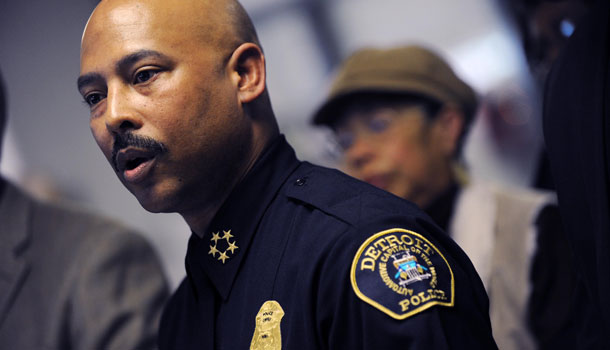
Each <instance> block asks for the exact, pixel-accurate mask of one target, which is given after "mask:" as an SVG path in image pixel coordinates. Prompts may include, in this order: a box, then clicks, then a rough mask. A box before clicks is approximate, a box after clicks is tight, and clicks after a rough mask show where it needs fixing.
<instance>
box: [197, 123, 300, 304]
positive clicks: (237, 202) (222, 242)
mask: <svg viewBox="0 0 610 350" xmlns="http://www.w3.org/2000/svg"><path fill="white" fill-rule="evenodd" d="M298 165H299V161H298V160H297V158H296V156H295V153H294V150H293V149H292V147H290V145H289V144H288V143H287V142H286V139H285V138H284V136H283V135H280V136H278V137H277V138H276V139H275V140H274V141H273V142H272V143H271V144H270V145H269V146H268V148H267V149H266V150H265V151H264V152H263V154H262V156H261V157H260V158H259V159H258V160H257V161H256V163H255V164H254V166H253V168H252V169H251V170H250V171H249V172H248V174H247V175H246V177H245V178H244V179H243V180H242V181H241V182H240V183H239V184H238V185H237V186H236V187H235V189H234V190H233V191H232V192H231V194H230V195H229V197H228V199H227V200H226V201H225V203H224V204H223V205H222V207H221V208H220V210H219V211H218V213H217V214H216V216H215V217H214V219H213V220H212V222H211V223H210V226H209V230H208V231H207V232H206V233H205V234H204V236H203V238H199V237H198V236H197V235H195V234H192V235H191V238H190V240H189V244H188V250H187V256H186V270H187V275H188V276H189V280H190V281H191V284H192V285H193V286H194V287H195V289H197V288H203V286H199V285H198V280H199V278H197V277H196V275H197V274H198V272H199V271H201V270H203V272H204V273H205V274H206V275H207V276H208V278H209V279H210V281H211V282H212V284H213V285H214V287H215V288H216V290H217V291H218V293H219V294H220V296H221V297H222V298H223V300H226V299H227V297H228V296H229V293H230V291H231V286H232V285H233V281H234V280H235V277H236V276H237V273H238V271H239V266H240V264H241V260H242V258H243V257H244V256H245V255H246V251H247V249H248V247H249V245H250V242H251V240H252V237H253V236H254V233H255V232H256V229H257V227H258V224H259V222H260V220H261V218H262V217H263V214H264V213H265V211H266V209H267V207H268V206H269V204H270V203H271V201H272V199H273V198H274V197H275V195H276V194H277V192H278V191H279V189H280V187H281V185H282V184H283V183H284V182H285V181H286V178H287V177H288V176H289V175H290V174H291V173H292V172H293V171H294V170H295V169H296V167H297V166H298Z"/></svg>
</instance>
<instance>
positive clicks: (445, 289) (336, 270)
mask: <svg viewBox="0 0 610 350" xmlns="http://www.w3.org/2000/svg"><path fill="white" fill-rule="evenodd" d="M284 193H285V195H286V196H287V197H289V198H291V199H292V200H296V201H298V202H300V203H301V205H303V206H305V207H307V208H308V209H309V211H310V212H309V216H307V217H306V216H303V217H302V219H301V221H302V222H300V223H299V225H300V226H302V227H306V228H307V232H303V233H302V234H307V235H311V236H313V237H315V238H314V239H316V240H318V241H319V242H320V243H321V244H320V246H322V245H323V244H324V242H328V244H331V245H332V247H333V248H332V249H328V250H325V249H322V250H323V251H324V253H323V255H324V256H323V257H321V259H325V260H327V261H326V263H325V266H326V269H325V270H324V271H323V274H327V275H328V276H330V277H324V276H322V277H321V278H322V281H321V282H320V284H321V285H322V286H323V287H324V286H325V285H329V286H330V287H329V288H342V287H341V286H339V285H341V284H343V285H348V288H346V289H347V292H346V293H345V295H341V296H339V295H335V296H334V297H335V298H336V299H338V300H341V302H339V304H342V303H352V304H354V305H351V306H345V308H344V309H337V310H335V311H336V312H337V313H345V314H348V315H351V316H350V317H352V318H356V319H357V318H359V317H361V318H363V320H362V323H363V324H366V323H368V322H369V321H370V322H371V323H370V327H372V328H371V329H369V330H367V334H368V336H369V337H372V336H371V334H372V333H377V334H378V335H379V337H380V339H377V340H375V344H377V345H379V344H385V343H384V341H388V345H390V344H397V343H392V341H391V340H390V339H391V337H389V338H387V339H386V340H381V338H383V334H386V335H387V332H390V333H392V332H394V331H396V332H402V333H403V335H402V337H404V339H403V340H404V341H407V342H408V341H411V340H413V339H417V340H416V341H415V342H416V343H417V344H418V345H421V346H432V347H434V348H438V347H439V346H440V347H441V348H442V347H444V346H446V345H449V346H455V345H457V344H459V345H471V346H475V347H478V348H495V343H494V341H493V338H492V336H491V325H490V322H489V316H488V312H489V306H488V300H487V296H486V294H485V290H484V287H483V284H482V282H481V280H480V278H479V276H478V275H477V273H476V271H475V269H474V267H473V266H472V263H471V262H470V260H469V259H468V257H467V256H466V255H465V254H464V252H463V251H462V250H461V249H460V248H459V247H458V246H457V245H456V244H455V243H454V242H453V240H452V239H451V238H450V237H449V236H448V235H446V234H445V233H444V232H443V231H442V230H441V229H440V228H439V227H438V226H436V225H435V224H434V223H433V222H432V220H431V219H430V218H429V217H428V216H427V215H426V214H425V213H424V212H423V211H422V210H420V209H419V208H418V207H417V206H416V205H414V204H413V203H411V202H408V201H406V200H403V199H401V198H399V197H396V196H394V195H392V194H390V193H388V192H385V191H383V190H380V189H378V188H376V187H374V186H371V185H369V184H366V183H364V182H361V181H359V180H356V179H354V178H352V177H349V176H347V175H345V174H343V173H341V172H340V171H337V170H332V169H327V168H323V167H319V166H315V165H312V164H309V163H303V164H302V165H301V166H300V167H299V168H298V169H297V170H296V171H295V172H294V173H293V174H292V175H291V178H290V179H289V182H288V186H286V187H285V192H284ZM310 221H313V222H314V223H313V224H311V223H309V222H310ZM299 225H297V226H299ZM312 232H313V233H312ZM315 254H316V253H310V256H312V255H315ZM325 281H326V282H325ZM332 294H333V292H329V294H328V296H327V297H329V298H333V296H332ZM350 300H351V302H350ZM354 308H356V309H358V311H356V310H355V309H354ZM346 317H347V316H346ZM373 320H375V321H373ZM345 322H347V323H349V322H351V321H348V320H346V321H345ZM407 328H408V329H411V330H410V331H408V332H407V331H406V329H407ZM413 330H416V331H413ZM363 331H364V330H363ZM410 332H421V333H422V334H421V335H416V334H413V333H412V334H410V335H408V334H409V333H410ZM357 333H358V331H356V332H354V331H353V330H351V331H347V330H346V333H345V336H346V337H349V336H350V334H351V335H352V336H353V334H357ZM373 338H374V337H373ZM384 339H385V338H384ZM441 339H442V340H441ZM361 340H362V339H361ZM394 341H395V340H394ZM413 344H415V343H413ZM441 344H443V346H441Z"/></svg>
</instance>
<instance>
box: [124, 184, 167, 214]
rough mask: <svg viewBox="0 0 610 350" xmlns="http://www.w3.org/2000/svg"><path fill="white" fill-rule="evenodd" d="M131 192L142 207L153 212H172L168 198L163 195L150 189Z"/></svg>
mask: <svg viewBox="0 0 610 350" xmlns="http://www.w3.org/2000/svg"><path fill="white" fill-rule="evenodd" d="M130 192H131V193H132V194H133V195H134V196H135V197H136V199H137V200H138V202H139V203H140V205H141V206H142V208H144V209H145V210H146V211H149V212H151V213H172V212H174V210H172V209H171V205H169V202H170V201H168V200H167V199H164V198H162V196H158V195H155V194H153V193H151V192H150V191H137V190H136V191H132V190H131V189H130Z"/></svg>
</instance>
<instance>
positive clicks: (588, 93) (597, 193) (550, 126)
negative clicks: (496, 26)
mask: <svg viewBox="0 0 610 350" xmlns="http://www.w3.org/2000/svg"><path fill="white" fill-rule="evenodd" d="M609 72H610V2H608V1H607V0H603V1H599V2H598V3H597V4H596V6H595V7H594V8H593V10H592V11H591V12H590V13H589V15H587V16H586V17H585V18H584V19H583V20H582V22H581V24H579V25H578V27H577V28H576V30H575V31H574V34H573V35H572V36H571V37H570V39H569V40H568V42H567V44H566V47H565V50H564V52H563V53H562V54H561V55H560V56H559V58H558V60H557V61H556V62H555V65H554V66H553V69H552V70H551V73H550V75H549V78H548V81H547V85H546V91H545V96H544V115H543V116H544V118H543V127H544V136H545V141H546V145H547V148H548V153H549V159H550V164H551V170H552V172H553V178H554V179H555V184H556V186H557V195H558V200H559V207H560V209H561V213H562V217H563V219H564V224H565V228H566V232H567V233H568V238H569V240H570V243H571V245H572V252H573V253H574V255H575V256H576V261H577V263H578V264H577V267H579V268H580V270H581V271H582V272H583V274H584V276H585V281H586V286H587V293H588V294H587V297H586V298H583V299H582V300H581V304H583V305H591V306H592V308H591V309H592V310H593V311H594V313H592V314H591V317H590V319H589V321H588V322H586V323H584V322H583V323H582V324H581V328H580V331H581V335H580V340H581V344H582V346H581V347H580V348H595V349H609V348H610V336H609V334H610V300H609V299H608V295H610V254H609V253H608V252H609V251H610V216H609V215H608V213H610V186H609V184H610V176H609V173H610V162H609V160H608V154H609V151H610V142H609V141H608V132H609V131H610V108H609V106H610V105H609V104H608V102H609V101H610V100H609V97H610V76H609Z"/></svg>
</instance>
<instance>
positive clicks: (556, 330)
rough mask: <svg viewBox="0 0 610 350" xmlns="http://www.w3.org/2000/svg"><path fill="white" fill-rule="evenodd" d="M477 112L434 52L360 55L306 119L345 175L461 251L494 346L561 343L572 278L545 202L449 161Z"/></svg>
mask: <svg viewBox="0 0 610 350" xmlns="http://www.w3.org/2000/svg"><path fill="white" fill-rule="evenodd" d="M476 110H477V98H476V95H475V92H474V91H473V90H472V88H470V86H468V85H467V84H466V83H464V82H463V81H462V80H461V79H460V78H459V77H457V76H456V75H455V73H454V72H453V70H452V69H451V67H449V65H448V64H447V63H446V62H445V61H444V60H443V59H442V58H441V57H439V56H438V55H437V54H435V53H434V52H432V51H430V50H428V49H425V48H422V47H419V46H408V47H400V48H394V49H388V50H380V49H363V50H361V51H358V52H356V53H355V54H353V55H352V56H351V57H349V58H348V59H347V61H345V63H344V64H343V66H342V67H341V69H340V71H339V74H338V76H337V78H336V79H335V81H334V83H333V86H332V88H331V92H330V95H329V97H328V99H327V101H326V102H325V103H324V105H323V106H322V107H321V108H320V109H319V111H318V112H317V113H316V115H315V116H314V119H313V122H314V123H315V124H319V125H326V126H329V127H330V128H331V129H332V130H333V132H334V133H335V136H336V139H337V142H338V144H339V146H340V147H341V148H342V151H343V160H344V162H343V163H344V164H343V165H344V168H345V170H346V171H347V173H348V174H351V175H353V176H355V177H357V178H359V179H361V180H364V181H366V182H369V183H370V184H373V185H375V186H378V187H380V188H383V189H385V190H387V191H389V192H391V193H393V194H395V195H397V196H399V197H402V198H405V199H408V200H410V201H413V202H415V203H416V204H417V205H419V206H420V207H421V208H423V209H424V211H426V212H427V213H428V214H429V215H430V216H431V217H432V219H433V220H434V221H435V222H436V223H437V224H438V225H439V226H441V227H442V228H443V229H444V230H445V231H447V232H448V233H449V234H450V235H451V236H452V237H453V238H454V240H455V241H456V242H457V243H458V244H459V245H460V246H461V247H462V248H463V249H464V250H465V251H466V253H467V254H468V255H469V257H470V259H471V260H472V262H473V264H474V265H475V267H476V269H477V271H478V273H479V274H480V276H481V279H482V280H483V283H484V284H485V286H486V289H487V292H488V295H489V296H490V316H491V320H492V328H493V333H494V338H495V339H496V342H497V343H498V346H499V347H500V348H501V349H532V348H536V347H537V346H538V347H541V348H544V347H553V346H554V345H553V344H557V345H558V346H560V345H561V346H569V345H571V344H573V343H571V342H572V340H573V339H572V338H571V334H570V329H571V327H573V324H572V323H571V322H572V321H571V316H572V313H571V312H572V308H573V306H571V305H570V303H569V301H570V300H571V294H572V290H573V289H572V286H573V284H574V283H573V279H575V277H574V274H573V273H571V271H572V261H571V259H570V256H569V255H568V256H566V255H567V254H565V251H566V250H567V249H568V248H567V244H566V242H565V241H563V240H561V239H557V237H560V238H563V235H560V231H561V227H560V225H559V218H558V212H557V208H556V206H554V205H552V202H553V195H552V194H550V193H542V192H534V191H528V190H525V189H519V190H516V189H507V188H502V187H499V186H495V185H493V186H492V185H489V184H482V183H469V182H468V178H467V175H466V172H465V171H464V168H463V167H462V166H460V164H459V163H460V162H459V159H460V158H461V151H462V144H463V141H464V138H465V136H466V134H467V131H468V129H469V126H470V125H471V123H472V120H473V118H474V115H475V112H476ZM537 247H538V248H539V249H536V248H537ZM541 248H544V249H541ZM528 305H529V307H528ZM551 316H552V317H551Z"/></svg>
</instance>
